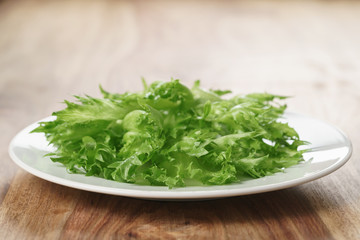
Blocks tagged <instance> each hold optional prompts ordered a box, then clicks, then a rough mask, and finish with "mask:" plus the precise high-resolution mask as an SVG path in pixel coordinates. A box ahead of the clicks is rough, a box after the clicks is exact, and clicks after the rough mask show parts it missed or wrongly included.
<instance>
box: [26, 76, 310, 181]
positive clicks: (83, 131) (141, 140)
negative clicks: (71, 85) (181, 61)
mask: <svg viewBox="0 0 360 240" xmlns="http://www.w3.org/2000/svg"><path fill="white" fill-rule="evenodd" d="M143 82H144V88H145V90H144V91H143V92H140V93H124V94H112V93H109V92H107V91H105V90H104V89H102V88H101V87H100V90H101V93H102V94H103V98H101V99H98V98H93V97H90V96H85V97H79V96H77V97H76V98H77V100H78V101H77V102H75V103H73V102H68V101H65V104H66V105H67V107H66V108H65V109H64V110H61V111H58V112H55V113H53V115H54V116H56V119H55V120H53V121H50V122H41V123H40V126H39V127H37V128H36V129H35V130H33V132H42V133H45V135H46V137H47V140H48V141H49V142H50V144H53V145H54V146H55V147H56V148H57V150H56V151H55V152H54V153H51V154H49V155H50V156H51V159H52V160H53V161H55V162H60V163H62V164H64V165H65V166H66V168H67V169H68V170H69V171H70V172H72V173H84V174H86V175H87V176H98V177H103V178H106V179H110V180H115V181H120V182H128V183H135V184H145V185H164V186H168V187H170V188H172V187H182V186H188V185H215V184H216V185H220V184H227V183H232V182H237V181H240V179H241V178H243V177H244V176H248V177H253V178H259V177H263V176H266V175H270V174H273V173H276V172H279V171H282V170H283V169H284V168H286V167H289V166H292V165H294V164H297V163H299V162H300V161H302V160H303V157H302V153H303V152H302V151H298V150H297V149H298V147H299V146H300V145H304V144H306V143H305V142H304V141H302V140H300V139H299V136H298V134H297V133H296V131H295V130H294V129H293V128H291V127H289V126H288V125H287V124H286V123H283V122H281V121H279V118H281V116H282V114H283V113H284V110H285V108H286V105H282V104H280V103H278V102H279V101H280V100H282V99H285V98H286V97H282V96H276V95H271V94H267V93H262V94H258V93H257V94H249V95H245V96H235V97H232V98H230V99H222V95H224V94H227V93H229V92H230V91H220V90H209V91H207V90H204V89H201V88H200V82H199V81H197V82H195V84H194V86H193V88H192V89H191V90H190V89H189V88H187V87H186V86H184V85H182V84H181V83H180V81H179V80H172V81H169V82H154V83H152V84H151V85H149V86H148V85H147V84H146V83H145V81H143Z"/></svg>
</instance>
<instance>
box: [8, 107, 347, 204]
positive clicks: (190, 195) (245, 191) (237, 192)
mask: <svg viewBox="0 0 360 240" xmlns="http://www.w3.org/2000/svg"><path fill="white" fill-rule="evenodd" d="M286 114H290V115H295V116H300V117H305V118H309V119H312V120H316V121H319V122H321V123H322V124H325V125H328V126H330V127H331V128H333V129H334V130H336V131H337V132H338V133H339V134H340V135H341V136H342V137H343V138H344V147H348V152H347V154H346V155H345V156H343V157H342V158H340V159H339V160H337V161H336V162H335V163H334V164H332V165H330V166H328V167H326V168H324V169H322V170H320V171H319V172H317V173H314V174H310V175H309V176H303V177H300V178H296V179H292V180H287V181H284V182H280V183H275V184H270V185H260V186H254V187H247V188H232V189H215V190H211V189H208V190H191V187H183V188H182V189H184V188H188V189H189V190H188V191H176V189H177V188H174V189H175V191H174V189H169V188H167V187H165V186H164V187H159V186H141V187H145V188H158V189H159V188H160V189H161V190H151V191H148V190H140V189H124V188H115V187H106V186H98V185H93V184H88V183H82V182H78V181H75V180H69V179H65V178H61V177H58V176H54V175H52V174H49V173H45V172H42V171H41V170H38V169H36V168H34V167H32V166H31V165H28V164H26V163H24V162H23V161H22V160H21V159H20V158H19V157H18V156H17V155H16V154H15V153H14V151H13V150H12V149H13V148H14V146H15V143H16V140H17V139H18V138H20V137H21V136H22V135H23V134H25V135H28V134H30V133H29V132H30V130H32V129H34V128H35V127H36V125H37V124H38V123H39V122H41V121H46V120H49V119H51V118H52V116H49V117H46V118H43V119H42V120H39V121H36V122H34V123H32V124H30V125H28V126H27V127H25V128H23V129H22V130H20V131H19V132H18V133H17V134H16V135H15V136H14V137H13V138H12V140H11V142H10V144H9V147H8V153H9V155H10V158H11V159H12V161H13V162H14V163H15V164H16V165H17V166H19V167H20V168H21V169H23V170H24V171H26V172H28V173H30V174H32V175H34V176H36V177H39V178H41V179H43V180H46V181H48V182H52V183H56V184H59V185H62V186H66V187H70V188H74V189H79V190H85V191H90V192H96V193H103V194H109V195H116V196H123V197H132V198H140V199H149V200H191V199H193V200H202V199H216V198H226V197H235V196H243V195H251V194H258V193H264V192H271V191H276V190H281V189H285V188H291V187H294V186H297V185H301V184H305V183H308V182H311V181H314V180H317V179H319V178H322V177H324V176H326V175H328V174H330V173H332V172H334V171H336V170H337V169H339V168H340V167H342V166H343V165H344V164H345V163H346V162H348V160H349V159H350V158H351V155H352V152H353V147H352V143H351V140H350V138H349V137H348V136H347V135H346V134H345V133H344V132H343V131H342V130H341V129H339V128H338V127H336V126H334V125H332V124H329V123H327V122H325V121H323V120H320V119H316V118H313V117H309V116H306V115H302V114H298V113H294V112H286ZM26 132H27V133H26ZM49 164H55V163H54V162H49ZM295 166H297V165H295ZM290 168H291V167H290ZM64 170H65V168H64ZM65 171H66V170H65ZM285 171H286V169H285ZM279 174H282V172H280V173H279ZM83 176H84V175H83ZM271 176H274V175H271ZM84 177H88V176H84ZM89 177H96V176H89ZM102 180H107V179H102ZM251 180H252V179H250V180H249V181H251ZM107 181H111V180H107ZM122 184H126V185H128V184H129V185H133V184H131V183H122ZM239 184H241V182H239V183H233V184H227V185H226V186H229V185H239ZM136 186H140V185H136ZM215 186H217V187H219V185H215ZM198 187H203V188H211V187H212V186H198Z"/></svg>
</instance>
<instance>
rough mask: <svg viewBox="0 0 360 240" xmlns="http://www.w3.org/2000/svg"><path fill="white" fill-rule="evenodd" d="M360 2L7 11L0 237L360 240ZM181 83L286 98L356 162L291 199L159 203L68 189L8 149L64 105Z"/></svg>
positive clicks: (0, 15)
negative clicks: (336, 134)
mask: <svg viewBox="0 0 360 240" xmlns="http://www.w3.org/2000/svg"><path fill="white" fill-rule="evenodd" d="M359 42H360V3H359V2H355V1H354V2H353V1H351V2H347V1H339V2H338V1H330V2H327V1H305V2H304V1H289V2H287V1H256V2H253V1H200V0H199V1H177V0H174V1H160V0H159V1H95V0H92V1H80V0H75V1H2V2H0V133H1V135H0V136H1V137H0V161H1V166H2V167H1V168H0V176H1V177H0V202H1V206H0V239H44V238H46V239H49V238H50V239H83V238H86V239H87V238H89V239H108V238H109V239H359V238H360V190H359V185H360V178H359V174H360V167H359V165H360V164H359V157H360V155H359V151H358V148H357V146H358V145H359V144H360V131H359V129H360V115H359V114H358V111H359V109H360V57H359V56H360V45H359ZM142 76H144V77H145V78H146V79H147V80H148V81H149V82H151V81H154V80H159V79H161V80H167V79H170V78H171V77H175V78H180V79H182V80H183V82H184V83H185V84H187V85H189V86H191V84H192V82H193V81H194V80H196V79H201V80H202V85H203V86H204V87H206V88H222V89H224V88H229V89H231V90H232V91H233V92H235V93H248V92H254V91H257V92H261V91H267V92H272V93H277V94H284V95H291V96H294V98H292V99H290V100H289V101H288V105H289V110H292V111H296V112H300V113H303V114H307V115H311V116H314V117H316V118H319V119H322V120H325V121H327V122H329V123H332V124H334V125H336V126H338V127H340V128H341V129H342V130H344V131H345V132H346V133H347V134H348V135H349V136H350V138H351V140H352V142H353V146H354V152H353V156H352V158H351V160H350V161H349V162H348V163H347V164H346V165H345V166H344V167H342V168H341V169H340V170H338V171H336V172H335V173H333V174H331V175H329V176H326V177H324V178H322V179H319V180H317V181H314V182H311V183H307V184H304V185H302V186H298V187H294V188H291V189H287V190H282V191H276V192H271V193H264V194H257V195H252V196H243V197H235V198H229V199H220V200H213V201H201V202H155V201H146V200H139V199H131V198H123V197H115V196H107V195H102V194H95V193H89V192H84V191H79V190H74V189H70V188H66V187H62V186H59V185H56V184H53V183H49V182H47V181H44V180H41V179H39V178H36V177H34V176H31V175H29V174H27V173H25V172H24V171H22V170H19V168H18V167H16V166H15V165H14V164H13V163H12V161H11V160H10V158H9V156H8V153H7V146H8V144H9V142H10V140H11V138H12V137H13V136H14V135H15V134H16V133H17V132H18V131H19V130H21V129H22V128H23V127H25V126H27V125H28V124H30V123H32V122H34V121H36V120H38V119H41V118H43V117H46V116H48V115H50V114H51V112H53V111H55V110H58V109H60V108H62V107H63V105H62V104H61V102H62V101H63V100H64V99H72V95H75V94H84V93H87V94H89V95H93V96H98V95H99V93H98V89H97V87H98V85H99V84H102V85H103V86H104V88H106V89H108V90H111V91H118V92H125V91H136V90H140V89H141V81H140V77H142Z"/></svg>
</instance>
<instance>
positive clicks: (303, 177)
mask: <svg viewBox="0 0 360 240" xmlns="http://www.w3.org/2000/svg"><path fill="white" fill-rule="evenodd" d="M50 119H51V117H50V118H46V119H44V120H42V121H46V120H50ZM284 121H287V122H288V123H289V125H290V126H292V127H294V128H295V130H296V131H297V132H298V133H299V135H300V138H301V139H302V140H306V141H308V142H311V145H307V146H306V149H310V151H309V152H307V153H305V154H304V158H305V161H304V162H302V163H300V164H298V165H296V166H292V167H290V168H287V169H285V171H284V172H279V173H276V174H274V175H271V176H266V177H263V178H258V179H248V180H244V181H242V182H240V183H234V184H230V185H222V186H200V187H184V188H175V189H168V188H167V187H157V186H139V185H134V184H128V183H119V182H115V181H110V180H106V179H102V178H98V177H93V176H91V177H87V176H84V175H80V174H69V173H68V172H67V171H66V169H65V168H64V167H63V166H62V165H61V164H59V163H54V162H52V161H51V160H50V159H49V158H48V157H44V155H45V154H46V153H49V152H51V151H52V150H53V148H52V147H51V146H49V145H48V143H47V141H46V138H45V136H44V134H40V133H32V134H30V133H29V132H30V131H31V130H32V129H34V128H36V127H37V126H38V123H34V124H32V125H30V126H28V127H27V128H25V129H24V130H22V131H21V132H19V133H18V134H17V135H16V136H15V137H14V139H13V140H12V141H11V143H10V147H9V153H10V156H11V158H12V159H13V161H14V162H15V163H16V164H17V165H19V166H20V167H21V168H23V169H24V170H25V171H27V172H29V173H31V174H33V175H35V176H37V177H40V178H43V179H45V180H48V181H50V182H54V183H57V184H61V185H64V186H68V187H72V188H77V189H82V190H86V191H92V192H98V193H105V194H112V195H119V196H126V197H135V198H146V199H157V200H185V199H189V200H190V199H194V200H195V199H213V198H222V197H231V196H239V195H247V194H255V193H261V192H268V191H274V190H279V189H284V188H288V187H293V186H296V185H299V184H303V183H306V182H309V181H313V180H315V179H318V178H320V177H323V176H325V175H327V174H329V173H332V172H333V171H335V170H337V169H338V168H340V167H341V166H342V165H343V164H345V162H346V161H347V160H348V159H349V158H350V156H351V152H352V146H351V142H350V140H349V139H348V138H347V137H346V136H345V135H344V133H342V132H341V131H340V130H339V129H337V128H335V127H333V126H331V125H329V124H327V123H325V122H322V121H319V120H316V119H314V118H310V117H306V116H302V115H299V114H295V113H286V114H285V116H284Z"/></svg>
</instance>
